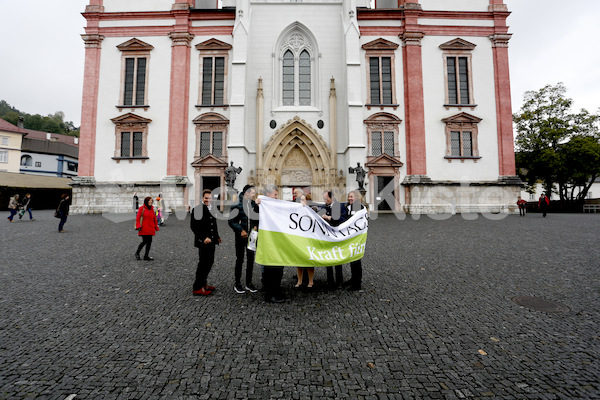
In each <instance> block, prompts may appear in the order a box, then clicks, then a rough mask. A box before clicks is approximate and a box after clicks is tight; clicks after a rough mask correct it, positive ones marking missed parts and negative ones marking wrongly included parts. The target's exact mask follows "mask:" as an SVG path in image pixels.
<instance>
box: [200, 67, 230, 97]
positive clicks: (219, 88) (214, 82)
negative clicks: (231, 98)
mask: <svg viewBox="0 0 600 400" xmlns="http://www.w3.org/2000/svg"><path fill="white" fill-rule="evenodd" d="M223 104H225V57H203V58H202V105H203V106H210V105H219V106H220V105H223Z"/></svg>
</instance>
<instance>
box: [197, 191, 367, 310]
mask: <svg viewBox="0 0 600 400" xmlns="http://www.w3.org/2000/svg"><path fill="white" fill-rule="evenodd" d="M264 195H265V196H267V197H270V198H274V199H276V198H277V196H278V189H277V186H275V185H267V187H266V188H265V190H264ZM294 200H295V201H299V202H302V204H303V205H304V206H309V207H313V208H314V209H316V210H319V209H324V210H325V213H324V215H323V216H322V218H323V219H324V220H325V221H327V222H328V223H329V224H330V225H332V226H338V225H340V224H341V223H343V222H344V221H346V220H347V219H348V218H350V217H351V216H352V215H354V214H355V213H356V212H358V211H359V210H360V209H361V208H364V207H365V206H364V205H363V204H362V199H361V198H360V193H359V192H351V193H350V194H349V195H348V202H347V203H346V204H343V203H340V202H339V201H337V200H336V199H335V197H334V195H333V193H332V192H331V191H326V192H324V193H323V200H324V202H325V204H324V205H316V204H314V203H312V201H311V200H312V199H311V197H310V194H306V195H305V194H304V193H303V192H302V191H301V190H300V189H297V191H296V192H295V199H294ZM211 201H212V197H211V191H210V190H205V191H204V192H203V194H202V204H201V205H200V206H198V207H196V208H194V209H193V210H192V216H191V220H190V228H191V230H192V231H193V233H194V244H195V246H196V247H197V248H198V258H199V261H198V266H197V269H196V279H195V281H194V285H193V288H192V293H193V295H195V296H201V295H203V296H207V295H210V294H211V293H212V292H213V291H214V290H215V287H214V286H211V285H209V284H208V282H207V277H208V275H209V273H210V270H211V269H212V266H213V264H214V257H215V247H216V245H218V244H219V243H221V242H222V239H221V237H220V236H219V232H218V228H217V223H216V218H215V216H214V215H213V214H212V212H211V211H212V205H211ZM260 204H261V201H260V198H256V191H255V189H254V188H253V187H251V186H250V185H246V186H245V187H244V188H243V190H242V191H241V193H240V195H239V201H238V203H237V204H235V205H233V206H232V208H231V211H232V215H233V217H232V218H231V219H229V227H230V228H231V229H232V230H233V232H234V237H235V253H236V261H235V269H234V277H235V284H234V286H233V290H234V291H235V293H239V294H243V293H245V292H250V293H255V292H257V291H258V289H257V288H256V287H255V286H254V284H253V281H252V280H253V272H254V256H255V250H256V248H255V247H254V246H252V242H253V241H255V238H256V235H257V233H258V231H259V230H260V225H259V220H258V215H259V213H260ZM249 243H250V246H249ZM244 261H245V262H246V271H245V272H246V273H245V277H244V278H245V280H244V284H242V273H243V265H244ZM350 267H351V273H352V277H351V279H349V280H348V281H344V280H343V273H342V266H341V265H338V266H335V267H326V269H327V282H328V286H329V288H330V289H335V288H338V287H349V289H350V290H360V289H361V281H362V264H361V261H360V260H358V261H354V262H352V263H351V265H350ZM334 268H335V277H334ZM283 270H284V267H283V266H263V269H262V283H263V291H264V295H265V300H266V301H267V302H271V303H282V302H284V301H285V296H284V294H283V291H282V289H281V280H282V278H283ZM304 270H306V271H307V274H308V284H307V286H306V288H307V289H311V288H312V287H313V285H314V267H312V268H311V267H298V268H297V271H296V275H297V283H296V285H295V287H296V288H300V287H302V285H303V278H304Z"/></svg>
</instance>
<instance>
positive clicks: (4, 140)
mask: <svg viewBox="0 0 600 400" xmlns="http://www.w3.org/2000/svg"><path fill="white" fill-rule="evenodd" d="M9 139H10V138H9V137H8V136H2V146H8V141H9Z"/></svg>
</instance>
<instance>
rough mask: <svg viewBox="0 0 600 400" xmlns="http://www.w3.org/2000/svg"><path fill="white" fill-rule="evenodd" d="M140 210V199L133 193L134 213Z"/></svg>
mask: <svg viewBox="0 0 600 400" xmlns="http://www.w3.org/2000/svg"><path fill="white" fill-rule="evenodd" d="M138 208H140V198H139V197H138V195H137V193H133V211H134V212H137V210H138Z"/></svg>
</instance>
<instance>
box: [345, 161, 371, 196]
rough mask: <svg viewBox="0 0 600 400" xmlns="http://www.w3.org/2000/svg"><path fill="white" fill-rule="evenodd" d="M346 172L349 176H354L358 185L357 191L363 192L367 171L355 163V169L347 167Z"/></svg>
mask: <svg viewBox="0 0 600 400" xmlns="http://www.w3.org/2000/svg"><path fill="white" fill-rule="evenodd" d="M348 172H349V173H351V174H356V182H357V183H358V190H360V191H361V192H362V191H364V190H365V187H364V185H365V176H366V174H367V171H366V170H365V169H364V168H363V167H361V166H360V163H356V167H355V168H352V167H349V168H348Z"/></svg>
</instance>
